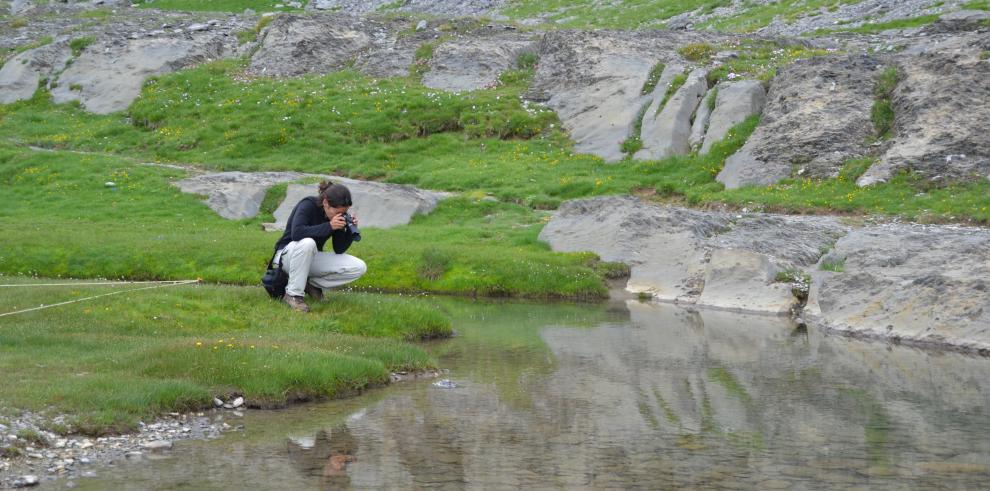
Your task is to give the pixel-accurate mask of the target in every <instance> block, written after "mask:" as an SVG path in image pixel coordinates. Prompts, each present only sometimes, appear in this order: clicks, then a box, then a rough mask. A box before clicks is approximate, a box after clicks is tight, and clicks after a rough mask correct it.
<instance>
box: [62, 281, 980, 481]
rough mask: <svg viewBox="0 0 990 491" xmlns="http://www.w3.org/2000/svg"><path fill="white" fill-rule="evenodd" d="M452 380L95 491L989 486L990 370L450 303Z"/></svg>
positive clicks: (850, 344) (703, 323)
mask: <svg viewBox="0 0 990 491" xmlns="http://www.w3.org/2000/svg"><path fill="white" fill-rule="evenodd" d="M435 301H436V302H438V303H439V305H441V308H443V309H444V310H446V311H447V312H448V313H449V314H450V315H451V316H452V318H453V319H454V327H455V329H456V331H457V333H458V336H457V337H456V338H454V339H451V340H445V341H440V342H435V343H431V344H429V345H428V348H429V349H430V350H431V351H432V352H433V353H435V355H436V356H437V358H438V359H439V360H440V363H441V365H442V366H443V367H445V368H449V369H450V373H448V374H446V375H445V378H448V379H449V380H451V381H452V382H453V384H455V385H456V387H454V388H441V387H438V386H436V385H434V382H435V381H434V380H425V381H419V382H408V383H400V384H394V385H393V386H390V387H388V388H385V389H378V390H372V391H369V392H368V393H367V394H366V395H363V396H360V397H356V398H352V399H347V400H342V401H330V402H326V403H320V404H306V405H300V406H296V407H292V408H290V409H287V410H281V411H248V412H246V413H245V415H244V417H243V418H229V419H228V421H230V422H231V424H243V425H244V429H243V431H238V432H231V433H227V434H225V435H224V437H223V438H220V439H218V440H213V441H186V442H177V443H176V444H175V447H174V449H173V450H172V451H171V452H169V453H167V454H164V455H163V456H159V457H156V458H150V457H149V458H145V459H143V460H140V461H123V462H118V463H115V464H113V465H111V466H105V467H94V468H93V469H92V470H94V471H96V474H97V477H95V478H80V479H76V480H75V481H74V482H72V483H71V484H70V483H68V482H67V481H65V480H62V481H56V482H53V483H48V484H47V486H48V487H53V488H63V487H65V486H66V485H67V484H68V485H72V486H75V487H76V489H141V490H144V489H197V490H198V489H227V488H234V489H237V488H250V489H340V488H360V489H416V488H433V489H436V488H440V489H463V488H473V489H520V488H524V489H533V488H541V489H542V488H567V489H581V488H583V489H603V488H647V489H664V488H682V487H688V488H706V489H708V488H710V489H834V488H851V487H868V488H871V489H888V488H890V489H903V488H905V487H911V488H914V487H923V488H936V489H938V488H956V489H961V488H969V489H972V488H978V487H983V486H985V485H986V484H987V483H988V482H990V481H988V479H990V410H988V405H990V360H988V359H986V358H976V357H969V356H963V355H958V354H955V353H939V352H930V351H929V352H926V351H921V350H917V349H913V348H907V347H900V346H888V345H886V344H884V343H879V342H865V341H859V340H854V339H849V338H844V337H840V336H835V335H825V334H822V333H818V332H815V331H810V332H806V331H802V330H796V329H795V327H794V326H793V325H792V324H791V323H790V322H789V321H786V320H783V319H776V318H768V317H758V316H743V315H738V314H730V313H724V312H715V311H700V312H692V311H688V310H685V309H683V308H680V307H676V306H671V305H655V304H646V303H640V302H637V301H613V302H611V303H608V304H600V305H536V304H519V303H474V302H470V301H467V300H450V299H438V300H435Z"/></svg>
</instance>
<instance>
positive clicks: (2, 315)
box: [0, 280, 199, 317]
mask: <svg viewBox="0 0 990 491" xmlns="http://www.w3.org/2000/svg"><path fill="white" fill-rule="evenodd" d="M190 283H199V280H185V281H182V282H175V283H167V284H158V285H152V286H146V287H143V288H134V289H131V290H121V291H119V292H110V293H104V294H101V295H94V296H92V297H86V298H77V299H75V300H69V301H67V302H60V303H53V304H51V305H42V306H40V307H34V308H31V309H24V310H17V311H14V312H7V313H4V314H0V317H4V316H8V315H14V314H23V313H24V312H32V311H35V310H42V309H50V308H52V307H58V306H61V305H69V304H70V303H76V302H82V301H85V300H92V299H94V298H100V297H107V296H110V295H117V294H118V293H128V292H136V291H140V290H151V289H153V288H163V287H166V286H179V285H188V284H190Z"/></svg>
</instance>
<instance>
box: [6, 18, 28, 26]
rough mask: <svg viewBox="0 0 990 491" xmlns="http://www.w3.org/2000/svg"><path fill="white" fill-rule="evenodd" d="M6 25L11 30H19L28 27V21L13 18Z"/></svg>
mask: <svg viewBox="0 0 990 491" xmlns="http://www.w3.org/2000/svg"><path fill="white" fill-rule="evenodd" d="M8 25H9V26H10V28H11V29H20V28H22V27H25V26H27V25H28V20H27V19H25V18H24V17H13V18H11V19H10V23H9V24H8Z"/></svg>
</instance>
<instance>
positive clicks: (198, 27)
mask: <svg viewBox="0 0 990 491" xmlns="http://www.w3.org/2000/svg"><path fill="white" fill-rule="evenodd" d="M186 29H187V30H188V31H189V32H199V31H208V30H209V29H210V25H209V24H193V25H191V26H189V27H187V28H186Z"/></svg>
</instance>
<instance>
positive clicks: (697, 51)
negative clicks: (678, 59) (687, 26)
mask: <svg viewBox="0 0 990 491" xmlns="http://www.w3.org/2000/svg"><path fill="white" fill-rule="evenodd" d="M677 52H678V53H680V54H681V56H683V57H684V58H685V59H687V60H690V61H696V62H700V63H707V62H708V61H710V60H711V59H712V56H715V53H716V52H717V51H716V50H715V47H714V46H712V45H710V44H708V43H692V44H688V45H685V46H682V47H680V48H678V50H677Z"/></svg>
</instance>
